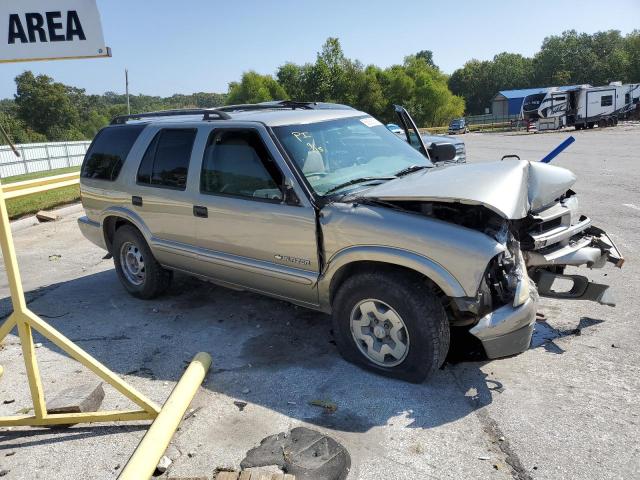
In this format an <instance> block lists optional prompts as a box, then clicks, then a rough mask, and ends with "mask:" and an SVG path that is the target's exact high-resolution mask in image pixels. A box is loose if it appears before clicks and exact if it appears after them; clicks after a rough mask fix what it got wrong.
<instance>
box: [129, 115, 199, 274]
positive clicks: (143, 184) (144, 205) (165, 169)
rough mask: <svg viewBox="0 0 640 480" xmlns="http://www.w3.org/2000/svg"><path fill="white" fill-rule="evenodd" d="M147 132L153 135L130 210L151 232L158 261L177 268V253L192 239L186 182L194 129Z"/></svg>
mask: <svg viewBox="0 0 640 480" xmlns="http://www.w3.org/2000/svg"><path fill="white" fill-rule="evenodd" d="M151 128H155V132H154V134H153V137H152V139H151V141H150V143H149V144H148V146H147V148H146V150H145V153H144V155H143V157H142V160H141V161H140V164H139V166H138V169H137V172H136V174H135V183H136V187H135V189H134V190H133V192H134V193H133V195H132V197H131V204H132V209H133V210H134V211H135V212H136V213H138V215H140V217H141V218H142V219H143V221H144V223H145V224H146V226H147V227H148V228H149V230H150V231H151V235H152V239H151V244H152V245H151V246H152V248H153V250H154V253H155V254H156V256H157V257H158V260H159V261H160V262H161V263H164V264H168V265H171V266H179V264H180V263H181V261H182V254H181V253H180V251H181V250H183V249H184V247H185V246H186V245H190V244H192V243H193V241H194V237H195V222H194V218H193V214H192V201H191V198H190V196H189V193H188V192H187V179H188V176H189V173H190V170H191V168H190V163H191V155H192V151H193V146H194V143H195V140H196V136H197V132H198V129H197V128H193V127H191V128H186V127H185V128H182V127H180V128H177V127H176V128H174V127H165V128H158V127H151Z"/></svg>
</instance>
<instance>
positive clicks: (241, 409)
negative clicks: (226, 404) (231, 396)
mask: <svg viewBox="0 0 640 480" xmlns="http://www.w3.org/2000/svg"><path fill="white" fill-rule="evenodd" d="M233 404H234V405H235V406H236V407H238V410H240V411H241V412H242V411H243V410H244V407H246V406H247V402H241V401H239V400H236V401H235V402H233Z"/></svg>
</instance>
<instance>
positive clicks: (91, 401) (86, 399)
mask: <svg viewBox="0 0 640 480" xmlns="http://www.w3.org/2000/svg"><path fill="white" fill-rule="evenodd" d="M102 400H104V389H103V388H102V383H99V384H97V385H96V384H95V383H85V384H81V385H77V386H74V387H71V388H67V389H65V390H62V391H61V392H60V393H58V394H57V395H56V396H55V397H54V398H53V400H51V401H48V402H47V413H50V414H52V413H82V412H97V411H98V409H99V408H100V405H102Z"/></svg>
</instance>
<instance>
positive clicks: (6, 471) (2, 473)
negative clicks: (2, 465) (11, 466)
mask: <svg viewBox="0 0 640 480" xmlns="http://www.w3.org/2000/svg"><path fill="white" fill-rule="evenodd" d="M10 471H11V470H0V477H4V476H5V475H8V474H9V472H10Z"/></svg>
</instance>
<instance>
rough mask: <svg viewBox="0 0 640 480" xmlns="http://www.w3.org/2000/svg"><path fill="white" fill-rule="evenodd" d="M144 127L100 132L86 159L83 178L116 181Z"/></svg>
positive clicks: (131, 126) (125, 127)
mask: <svg viewBox="0 0 640 480" xmlns="http://www.w3.org/2000/svg"><path fill="white" fill-rule="evenodd" d="M144 127H145V125H122V126H118V127H107V128H103V129H102V130H100V131H99V132H98V134H97V135H96V138H94V139H93V143H91V147H89V150H88V151H87V154H86V155H85V157H84V162H82V169H81V172H80V175H81V176H82V177H83V178H94V179H97V180H109V181H114V180H115V179H116V178H118V174H119V173H120V170H121V169H122V165H124V162H125V160H126V159H127V155H129V152H130V151H131V147H133V144H134V143H135V141H136V140H137V139H138V136H139V135H140V132H142V130H143V129H144Z"/></svg>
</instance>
